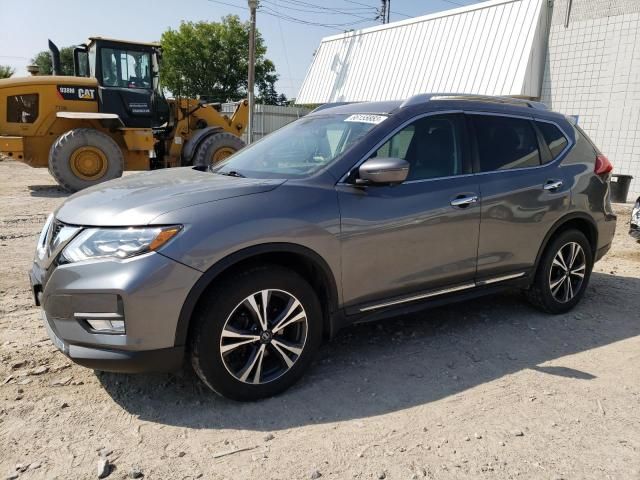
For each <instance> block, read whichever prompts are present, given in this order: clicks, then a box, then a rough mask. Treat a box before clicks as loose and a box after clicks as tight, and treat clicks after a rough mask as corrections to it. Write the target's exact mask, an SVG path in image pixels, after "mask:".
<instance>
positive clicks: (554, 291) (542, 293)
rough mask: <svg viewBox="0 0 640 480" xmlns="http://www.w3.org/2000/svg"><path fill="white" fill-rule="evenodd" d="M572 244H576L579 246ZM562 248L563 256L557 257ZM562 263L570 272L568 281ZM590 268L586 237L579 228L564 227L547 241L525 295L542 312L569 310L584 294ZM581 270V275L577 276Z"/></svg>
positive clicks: (591, 266) (589, 250) (591, 262)
mask: <svg viewBox="0 0 640 480" xmlns="http://www.w3.org/2000/svg"><path fill="white" fill-rule="evenodd" d="M572 245H574V246H579V249H577V247H572ZM572 248H576V250H572ZM561 251H562V259H557V256H558V255H559V254H560V252H561ZM575 251H577V252H578V253H576V256H575V259H574V261H573V264H571V263H570V262H571V254H572V253H573V252H575ZM556 259H557V261H556ZM563 264H564V266H563ZM565 266H568V267H569V270H570V271H571V272H572V273H571V274H570V275H569V276H568V278H569V279H570V280H569V283H567V275H566V270H565V268H564V267H565ZM592 268H593V252H592V250H591V245H590V244H589V241H588V240H587V237H585V236H584V234H583V233H582V232H580V231H578V230H567V231H564V232H562V233H560V234H559V235H558V236H557V237H555V238H553V239H552V240H551V242H550V243H549V245H547V248H546V249H545V251H544V254H543V255H542V258H541V259H540V264H539V265H538V270H537V271H536V275H535V279H534V282H533V285H532V286H531V287H530V288H529V290H528V291H527V292H526V293H527V297H528V299H529V301H530V302H531V303H532V304H533V305H534V306H535V307H537V308H539V309H540V310H542V311H544V312H547V313H553V314H559V313H565V312H568V311H569V310H571V309H572V308H573V307H575V306H576V305H577V304H578V302H580V299H581V298H582V296H583V295H584V292H585V289H586V288H587V285H588V284H589V278H590V276H591V270H592ZM580 274H582V275H583V276H582V277H580ZM569 285H570V287H569Z"/></svg>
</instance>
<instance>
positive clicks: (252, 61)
mask: <svg viewBox="0 0 640 480" xmlns="http://www.w3.org/2000/svg"><path fill="white" fill-rule="evenodd" d="M248 2H249V11H250V13H251V27H250V29H249V79H248V82H247V83H248V89H247V90H248V92H247V96H248V100H249V122H248V124H247V143H251V142H253V110H254V103H255V99H254V97H253V93H254V92H253V90H254V84H255V81H256V9H257V8H258V0H248Z"/></svg>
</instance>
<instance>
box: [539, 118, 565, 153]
mask: <svg viewBox="0 0 640 480" xmlns="http://www.w3.org/2000/svg"><path fill="white" fill-rule="evenodd" d="M536 125H537V126H538V128H539V129H540V132H541V133H542V136H543V137H544V141H545V143H546V144H547V145H548V147H549V150H550V151H551V157H552V158H556V157H557V156H558V155H560V153H562V151H563V150H564V149H565V147H566V146H567V144H568V143H569V141H568V140H567V138H566V137H565V136H564V135H563V133H562V132H561V131H560V129H559V128H558V127H556V126H555V125H553V124H551V123H547V122H536Z"/></svg>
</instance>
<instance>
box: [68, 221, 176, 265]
mask: <svg viewBox="0 0 640 480" xmlns="http://www.w3.org/2000/svg"><path fill="white" fill-rule="evenodd" d="M181 229H182V226H180V225H177V226H176V225H174V226H171V227H151V228H134V227H132V228H88V229H86V230H83V231H82V232H80V233H79V234H78V236H77V237H75V238H74V239H73V240H71V242H70V243H69V245H67V246H66V247H65V248H64V250H63V251H62V255H61V257H60V260H61V263H72V262H80V261H82V260H89V259H93V258H129V257H133V256H135V255H141V254H143V253H147V252H150V251H152V250H158V249H159V248H160V247H162V246H163V245H164V244H166V243H167V242H168V241H169V240H171V239H172V238H173V237H175V236H176V235H177V234H178V232H180V230H181Z"/></svg>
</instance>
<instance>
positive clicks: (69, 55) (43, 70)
mask: <svg viewBox="0 0 640 480" xmlns="http://www.w3.org/2000/svg"><path fill="white" fill-rule="evenodd" d="M31 63H32V64H34V65H37V66H38V68H39V69H40V71H39V72H38V75H51V74H52V73H53V66H52V63H51V52H49V50H43V51H42V52H39V53H38V54H37V55H36V56H35V57H33V58H32V59H31ZM60 67H61V68H62V75H73V47H63V48H61V49H60Z"/></svg>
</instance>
